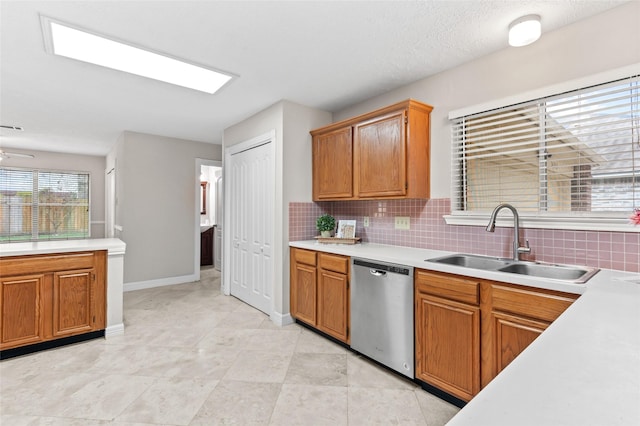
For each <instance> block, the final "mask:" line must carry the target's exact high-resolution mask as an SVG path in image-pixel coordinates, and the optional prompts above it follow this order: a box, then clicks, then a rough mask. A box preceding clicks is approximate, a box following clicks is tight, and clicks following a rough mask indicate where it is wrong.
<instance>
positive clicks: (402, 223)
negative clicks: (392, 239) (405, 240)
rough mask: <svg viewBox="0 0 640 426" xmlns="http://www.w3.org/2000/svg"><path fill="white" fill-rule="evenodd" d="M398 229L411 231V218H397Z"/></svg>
mask: <svg viewBox="0 0 640 426" xmlns="http://www.w3.org/2000/svg"><path fill="white" fill-rule="evenodd" d="M396 229H411V226H410V225H409V216H396Z"/></svg>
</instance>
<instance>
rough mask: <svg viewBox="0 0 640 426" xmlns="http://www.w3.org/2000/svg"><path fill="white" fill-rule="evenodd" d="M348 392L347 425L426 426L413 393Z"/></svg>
mask: <svg viewBox="0 0 640 426" xmlns="http://www.w3.org/2000/svg"><path fill="white" fill-rule="evenodd" d="M348 389H349V425H352V426H356V425H363V426H365V425H426V424H427V423H426V421H425V419H424V417H423V416H422V412H421V411H420V406H419V404H418V400H417V398H416V395H415V392H414V391H412V390H405V389H372V388H359V387H351V388H348Z"/></svg>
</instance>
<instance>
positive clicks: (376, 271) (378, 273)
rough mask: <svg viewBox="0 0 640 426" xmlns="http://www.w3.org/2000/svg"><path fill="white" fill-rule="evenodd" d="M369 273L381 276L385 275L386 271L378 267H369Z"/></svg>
mask: <svg viewBox="0 0 640 426" xmlns="http://www.w3.org/2000/svg"><path fill="white" fill-rule="evenodd" d="M369 273H370V274H371V275H373V276H374V277H382V276H385V275H387V273H386V272H385V271H381V270H379V269H369Z"/></svg>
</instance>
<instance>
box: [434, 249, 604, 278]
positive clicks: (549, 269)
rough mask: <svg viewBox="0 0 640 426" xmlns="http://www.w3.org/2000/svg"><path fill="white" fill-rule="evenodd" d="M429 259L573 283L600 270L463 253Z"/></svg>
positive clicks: (465, 266)
mask: <svg viewBox="0 0 640 426" xmlns="http://www.w3.org/2000/svg"><path fill="white" fill-rule="evenodd" d="M427 261H428V262H434V263H444V264H447V265H454V266H462V267H464V268H471V269H482V270H484V271H495V272H506V273H510V274H519V275H527V276H530V277H536V278H545V279H551V280H556V281H563V282H567V283H573V284H584V283H586V282H587V281H588V280H589V279H590V278H591V277H592V276H594V275H595V274H596V273H597V272H598V271H599V269H598V268H590V267H586V266H571V265H556V264H551V263H543V262H525V261H518V260H511V259H503V258H499V257H490V256H479V255H475V254H463V253H458V254H452V255H449V256H443V257H437V258H434V259H427Z"/></svg>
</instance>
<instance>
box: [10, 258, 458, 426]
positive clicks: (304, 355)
mask: <svg viewBox="0 0 640 426" xmlns="http://www.w3.org/2000/svg"><path fill="white" fill-rule="evenodd" d="M219 289H220V278H219V274H218V273H217V271H215V270H213V269H203V271H202V279H201V281H199V282H197V283H191V284H181V285H175V286H167V287H162V288H154V289H148V290H139V291H135V292H128V293H125V295H124V307H125V308H124V315H125V325H126V332H125V334H124V335H123V336H117V337H111V338H109V339H108V340H105V339H96V340H92V341H89V342H84V343H80V344H76V345H72V346H67V347H63V348H58V349H53V350H49V351H45V352H40V353H37V354H31V355H27V356H23V357H19V358H13V359H9V360H4V361H2V362H0V392H1V393H0V423H1V424H2V426H14V425H48V426H52V425H61V426H62V425H64V426H70V425H82V426H85V425H88V426H93V425H105V424H113V425H232V424H235V425H305V426H307V425H311V426H314V425H374V424H378V425H390V424H394V425H401V424H407V425H429V426H433V425H443V424H445V423H446V422H447V421H448V420H449V419H450V418H451V417H453V415H455V414H456V413H457V411H458V408H457V407H455V406H453V405H451V404H449V403H447V402H444V401H442V400H440V399H438V398H436V397H434V396H432V395H431V394H429V393H427V392H425V391H423V390H422V389H420V388H419V387H417V386H416V385H415V384H414V383H412V382H410V381H407V380H404V379H403V378H401V377H399V376H397V375H395V374H392V373H390V372H388V371H386V370H385V369H383V368H381V367H379V366H377V365H375V364H373V363H371V362H369V361H367V360H366V359H364V358H362V357H361V356H358V355H356V354H354V353H352V352H350V351H349V350H347V349H344V348H342V347H341V346H339V345H336V344H334V343H332V342H330V341H328V340H327V339H325V338H323V337H321V336H318V335H317V334H315V333H313V332H311V331H309V330H307V329H305V328H303V327H301V326H299V325H297V324H293V325H289V326H286V327H277V326H275V325H274V324H273V323H272V322H271V321H270V320H269V318H268V317H267V316H266V315H264V314H263V313H261V312H259V311H256V310H255V309H253V308H251V307H250V306H248V305H246V304H244V303H242V302H240V301H238V300H237V299H235V298H233V297H227V296H223V295H221V294H220V291H219Z"/></svg>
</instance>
